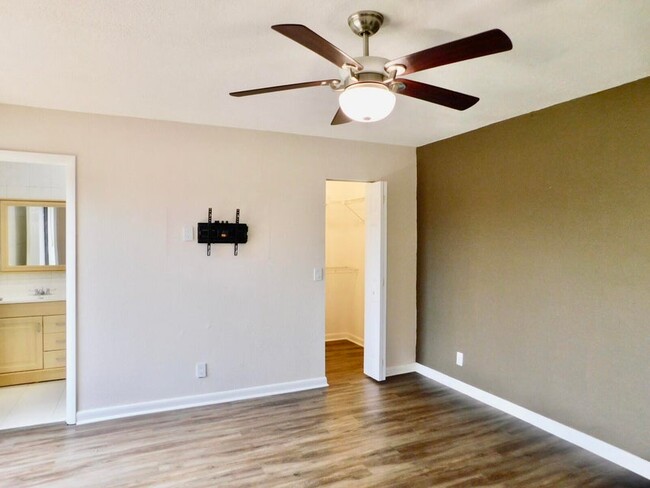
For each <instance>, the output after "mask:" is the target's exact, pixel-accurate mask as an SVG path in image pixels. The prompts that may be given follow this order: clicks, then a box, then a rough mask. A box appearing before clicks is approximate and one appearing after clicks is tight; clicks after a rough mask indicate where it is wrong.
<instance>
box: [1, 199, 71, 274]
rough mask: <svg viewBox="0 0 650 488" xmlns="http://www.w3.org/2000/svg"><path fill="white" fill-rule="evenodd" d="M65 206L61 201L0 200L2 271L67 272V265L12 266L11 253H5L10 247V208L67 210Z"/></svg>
mask: <svg viewBox="0 0 650 488" xmlns="http://www.w3.org/2000/svg"><path fill="white" fill-rule="evenodd" d="M65 206H66V202H65V201H61V200H0V271H3V272H9V271H11V272H23V271H65V264H54V265H50V264H34V265H12V264H9V253H6V252H5V249H7V248H8V247H9V229H8V228H7V225H6V222H7V208H8V207H64V208H65Z"/></svg>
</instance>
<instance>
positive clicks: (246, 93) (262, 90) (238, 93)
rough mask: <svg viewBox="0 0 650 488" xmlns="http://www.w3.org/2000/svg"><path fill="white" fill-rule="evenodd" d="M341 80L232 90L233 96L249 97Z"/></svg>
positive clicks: (334, 81) (327, 84) (323, 84)
mask: <svg viewBox="0 0 650 488" xmlns="http://www.w3.org/2000/svg"><path fill="white" fill-rule="evenodd" d="M338 82H339V80H319V81H305V82H303V83H292V84H291V85H278V86H267V87H266V88H256V89H254V90H243V91H236V92H231V93H230V95H231V96H233V97H247V96H249V95H260V94H262V93H271V92H277V91H285V90H295V89H296V88H309V87H310V86H329V85H330V84H332V83H338Z"/></svg>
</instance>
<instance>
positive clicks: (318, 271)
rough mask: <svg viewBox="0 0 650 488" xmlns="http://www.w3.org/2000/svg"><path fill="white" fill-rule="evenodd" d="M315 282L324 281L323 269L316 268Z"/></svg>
mask: <svg viewBox="0 0 650 488" xmlns="http://www.w3.org/2000/svg"><path fill="white" fill-rule="evenodd" d="M314 281H323V268H314Z"/></svg>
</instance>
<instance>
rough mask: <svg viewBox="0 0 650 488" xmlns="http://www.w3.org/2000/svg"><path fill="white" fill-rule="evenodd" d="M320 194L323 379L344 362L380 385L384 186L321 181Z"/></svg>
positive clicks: (382, 369) (383, 348)
mask: <svg viewBox="0 0 650 488" xmlns="http://www.w3.org/2000/svg"><path fill="white" fill-rule="evenodd" d="M325 196H326V211H325V221H326V226H325V326H326V330H325V332H326V333H325V340H326V343H327V345H326V363H327V364H326V366H327V367H326V370H327V376H328V379H329V380H331V378H330V377H331V376H332V375H336V376H339V375H340V374H342V373H343V371H342V370H341V367H339V366H340V365H341V364H343V363H342V362H341V361H342V360H341V359H338V360H337V359H335V358H347V360H346V361H345V364H346V366H345V369H347V370H349V371H348V372H349V373H350V374H358V375H363V374H365V375H366V376H369V377H371V378H373V379H375V380H377V381H383V380H384V379H385V355H386V346H385V328H386V324H385V269H386V235H385V234H386V198H385V197H386V183H385V182H375V183H367V182H354V181H327V182H326V191H325ZM354 358H356V359H354ZM333 362H338V363H339V364H333Z"/></svg>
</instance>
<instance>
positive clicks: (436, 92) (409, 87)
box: [396, 78, 479, 110]
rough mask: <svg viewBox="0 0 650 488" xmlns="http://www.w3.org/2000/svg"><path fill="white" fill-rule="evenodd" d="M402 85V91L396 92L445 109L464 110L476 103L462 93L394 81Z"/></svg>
mask: <svg viewBox="0 0 650 488" xmlns="http://www.w3.org/2000/svg"><path fill="white" fill-rule="evenodd" d="M396 81H398V82H400V83H403V84H404V90H402V91H400V92H398V93H400V94H401V95H406V96H407V97H413V98H419V99H420V100H424V101H425V102H431V103H436V104H438V105H444V106H445V107H449V108H454V109H456V110H466V109H468V108H470V107H471V106H472V105H474V104H475V103H476V102H478V100H479V99H478V98H477V97H473V96H471V95H465V94H464V93H459V92H455V91H452V90H447V89H446V88H440V87H439V86H433V85H427V84H426V83H420V82H419V81H414V80H406V79H403V78H399V79H398V80H396Z"/></svg>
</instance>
